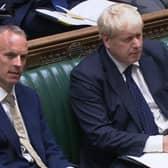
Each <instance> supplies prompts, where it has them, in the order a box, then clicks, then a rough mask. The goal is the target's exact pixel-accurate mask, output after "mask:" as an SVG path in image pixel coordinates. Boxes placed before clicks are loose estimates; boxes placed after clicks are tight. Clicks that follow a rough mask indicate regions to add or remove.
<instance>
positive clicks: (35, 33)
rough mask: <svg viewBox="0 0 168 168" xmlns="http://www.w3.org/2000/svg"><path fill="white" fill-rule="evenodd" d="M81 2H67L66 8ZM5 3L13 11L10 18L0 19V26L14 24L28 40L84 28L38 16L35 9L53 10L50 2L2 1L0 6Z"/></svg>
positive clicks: (42, 0)
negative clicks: (22, 31)
mask: <svg viewBox="0 0 168 168" xmlns="http://www.w3.org/2000/svg"><path fill="white" fill-rule="evenodd" d="M81 1H83V0H67V3H68V8H72V7H73V6H74V5H76V4H77V3H79V2H81ZM3 3H7V8H9V9H12V10H14V16H13V17H11V18H3V19H0V24H3V25H5V24H14V25H18V26H20V27H21V28H22V29H23V30H24V31H25V32H26V34H27V37H28V39H29V40H30V39H34V38H38V37H43V36H47V35H51V34H56V33H62V32H66V31H70V30H74V29H79V28H81V27H86V26H67V25H65V24H62V23H60V22H58V21H56V20H54V21H53V20H50V19H48V18H45V17H44V16H40V15H38V14H37V12H36V11H35V9H36V8H46V9H50V10H55V8H54V6H53V4H52V2H51V0H2V2H0V4H3Z"/></svg>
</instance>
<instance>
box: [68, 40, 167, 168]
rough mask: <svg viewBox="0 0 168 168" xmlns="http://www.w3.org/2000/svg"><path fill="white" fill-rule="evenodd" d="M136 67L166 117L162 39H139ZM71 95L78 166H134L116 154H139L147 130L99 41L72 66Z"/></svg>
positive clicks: (164, 66)
mask: <svg viewBox="0 0 168 168" xmlns="http://www.w3.org/2000/svg"><path fill="white" fill-rule="evenodd" d="M140 69H141V70H142V73H143V75H144V78H145V81H146V82H147V85H148V87H149V89H150V91H151V93H152V96H153V98H154V100H155V101H156V103H157V104H158V106H159V108H160V109H161V112H162V113H163V114H164V115H165V117H166V118H168V103H167V102H168V51H167V49H166V48H164V47H163V44H161V43H159V42H157V41H144V49H143V53H142V57H141V60H140ZM71 98H72V107H73V110H74V112H75V115H76V116H77V118H78V120H79V122H80V125H81V128H82V129H83V130H84V138H83V143H82V145H81V165H80V168H104V167H106V168H109V167H110V166H111V168H126V167H127V168H131V167H134V168H135V165H132V166H131V165H129V164H128V165H127V164H126V163H124V162H123V161H121V160H120V159H118V158H119V157H120V156H123V155H135V156H140V155H141V154H142V153H143V148H144V145H145V142H146V140H147V138H148V135H145V134H144V133H143V129H142V127H141V125H140V121H139V118H138V116H137V113H136V108H135V107H134V104H133V103H132V98H131V95H130V93H129V92H128V90H127V87H126V84H125V82H124V80H123V78H122V76H121V74H120V72H119V71H118V69H117V67H116V66H115V64H114V63H113V61H112V60H111V59H110V58H109V56H108V55H107V53H106V50H105V48H104V46H100V47H99V48H98V50H97V51H96V52H94V53H93V54H91V55H90V56H87V57H86V58H85V59H84V60H83V61H82V62H81V63H80V64H79V65H78V66H77V67H75V68H74V70H73V71H72V74H71Z"/></svg>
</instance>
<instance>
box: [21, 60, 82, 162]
mask: <svg viewBox="0 0 168 168" xmlns="http://www.w3.org/2000/svg"><path fill="white" fill-rule="evenodd" d="M79 61H80V59H74V60H70V61H67V62H61V63H55V64H50V65H48V66H44V67H40V68H36V69H33V70H29V71H26V72H25V73H24V74H23V75H22V77H21V80H20V81H21V83H23V84H25V85H27V86H30V87H31V88H34V89H35V90H36V91H37V92H38V94H39V96H40V99H41V102H42V108H43V111H44V115H45V117H46V119H47V121H48V124H49V127H50V128H51V130H52V132H53V134H54V136H55V137H56V140H57V143H58V144H60V145H61V147H62V149H63V151H64V153H65V155H66V156H67V158H68V159H69V160H70V161H72V162H73V163H78V162H79V145H80V144H79V139H80V130H79V126H78V125H77V122H76V120H75V118H74V116H73V113H72V111H71V108H70V103H69V94H68V92H69V74H70V71H71V70H72V68H73V67H74V66H75V65H76V64H78V62H79Z"/></svg>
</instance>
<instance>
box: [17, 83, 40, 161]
mask: <svg viewBox="0 0 168 168" xmlns="http://www.w3.org/2000/svg"><path fill="white" fill-rule="evenodd" d="M16 96H17V101H18V105H19V109H20V111H21V114H22V117H23V119H24V124H25V126H26V130H27V132H28V135H29V139H30V141H31V144H32V146H33V147H34V148H35V150H36V151H37V152H38V154H39V155H41V153H42V152H41V148H40V145H39V139H40V138H39V137H40V135H39V134H40V131H39V130H37V129H36V128H35V127H33V125H34V124H36V122H37V120H36V117H35V114H34V112H35V111H34V109H37V108H36V107H34V106H33V104H32V102H34V100H33V99H34V97H33V96H32V95H31V94H30V95H29V94H27V93H26V92H25V89H23V88H22V87H20V86H19V85H16ZM35 113H36V112H35ZM39 122H40V121H39ZM41 158H42V156H41Z"/></svg>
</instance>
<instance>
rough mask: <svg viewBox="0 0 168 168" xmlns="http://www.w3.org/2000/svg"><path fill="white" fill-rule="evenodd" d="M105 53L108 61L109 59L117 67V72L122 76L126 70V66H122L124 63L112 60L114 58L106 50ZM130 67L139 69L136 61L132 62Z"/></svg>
mask: <svg viewBox="0 0 168 168" xmlns="http://www.w3.org/2000/svg"><path fill="white" fill-rule="evenodd" d="M106 51H107V54H108V56H109V57H110V59H111V60H112V61H113V62H114V64H115V65H116V66H117V68H118V70H119V72H120V73H121V74H123V73H124V71H125V70H126V69H127V67H128V65H126V64H124V63H122V62H119V61H118V60H117V59H116V58H114V57H113V56H112V55H111V53H110V52H109V51H108V49H107V48H106ZM132 65H133V66H135V67H139V62H138V61H137V62H134V63H133V64H132Z"/></svg>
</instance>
